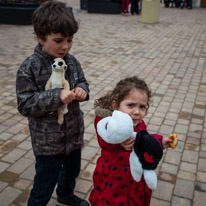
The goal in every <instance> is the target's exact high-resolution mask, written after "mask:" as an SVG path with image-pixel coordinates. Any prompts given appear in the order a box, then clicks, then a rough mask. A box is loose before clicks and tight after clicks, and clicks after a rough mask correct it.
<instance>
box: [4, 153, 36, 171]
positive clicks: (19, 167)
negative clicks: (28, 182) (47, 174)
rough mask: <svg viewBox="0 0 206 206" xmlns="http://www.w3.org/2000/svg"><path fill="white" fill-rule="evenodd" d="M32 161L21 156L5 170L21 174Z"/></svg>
mask: <svg viewBox="0 0 206 206" xmlns="http://www.w3.org/2000/svg"><path fill="white" fill-rule="evenodd" d="M33 162H34V161H33V160H30V159H26V158H24V157H23V158H21V159H19V160H18V161H16V162H15V163H14V164H13V165H12V166H11V167H9V168H8V169H7V171H10V172H14V173H16V174H21V173H22V172H24V171H25V169H27V168H28V167H29V166H30V165H31V164H32V163H33Z"/></svg>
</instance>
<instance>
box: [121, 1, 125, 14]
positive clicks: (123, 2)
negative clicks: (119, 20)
mask: <svg viewBox="0 0 206 206" xmlns="http://www.w3.org/2000/svg"><path fill="white" fill-rule="evenodd" d="M125 3H126V0H122V13H124V12H125Z"/></svg>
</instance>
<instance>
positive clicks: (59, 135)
mask: <svg viewBox="0 0 206 206" xmlns="http://www.w3.org/2000/svg"><path fill="white" fill-rule="evenodd" d="M53 59H54V58H53V57H50V56H48V55H47V54H45V53H43V52H42V50H41V46H40V45H39V44H38V45H37V46H36V48H35V50H34V54H33V55H31V56H30V57H28V58H27V59H26V60H25V61H24V62H23V63H22V65H21V66H20V68H19V70H18V72H17V79H16V94H17V104H18V110H19V112H20V113H21V114H22V115H24V116H26V117H28V120H29V129H30V134H31V140H32V146H33V150H34V154H35V155H56V154H69V153H70V152H71V151H72V150H74V149H78V148H80V147H81V146H82V145H83V133H84V122H83V112H82V111H81V110H80V107H79V102H78V101H73V102H72V103H70V104H68V113H67V114H65V115H64V123H63V124H62V125H59V124H58V122H57V118H58V114H57V108H58V107H60V106H62V102H61V101H60V96H59V95H60V90H61V89H60V88H56V89H51V90H47V91H45V85H46V82H47V81H48V79H49V77H50V75H51V72H52V70H51V64H52V62H53ZM64 60H65V62H66V63H67V65H68V69H67V70H66V73H65V78H66V79H67V80H68V82H69V84H70V89H73V88H75V87H81V88H83V89H84V90H85V91H86V92H87V98H86V100H88V99H89V95H88V93H89V88H88V83H87V81H86V79H85V77H84V73H83V71H82V68H81V65H80V63H79V62H78V61H77V60H76V58H75V57H74V56H72V55H70V54H67V55H66V56H65V57H64Z"/></svg>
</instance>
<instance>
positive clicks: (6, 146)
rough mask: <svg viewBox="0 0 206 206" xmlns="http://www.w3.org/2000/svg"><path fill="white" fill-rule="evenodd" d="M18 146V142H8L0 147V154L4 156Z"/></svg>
mask: <svg viewBox="0 0 206 206" xmlns="http://www.w3.org/2000/svg"><path fill="white" fill-rule="evenodd" d="M18 144H19V142H16V141H11V140H8V141H6V142H5V143H4V144H3V145H1V146H0V152H1V153H5V154H6V153H8V152H10V151H12V150H13V149H14V148H15V147H16V146H17V145H18Z"/></svg>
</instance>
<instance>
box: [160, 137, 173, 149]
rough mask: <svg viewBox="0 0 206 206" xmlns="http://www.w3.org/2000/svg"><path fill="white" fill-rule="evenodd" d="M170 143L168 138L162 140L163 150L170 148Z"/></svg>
mask: <svg viewBox="0 0 206 206" xmlns="http://www.w3.org/2000/svg"><path fill="white" fill-rule="evenodd" d="M172 141H173V140H172V139H169V138H165V139H163V140H162V144H163V147H164V148H165V149H167V148H170V147H171V146H170V143H171V142H172Z"/></svg>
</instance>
